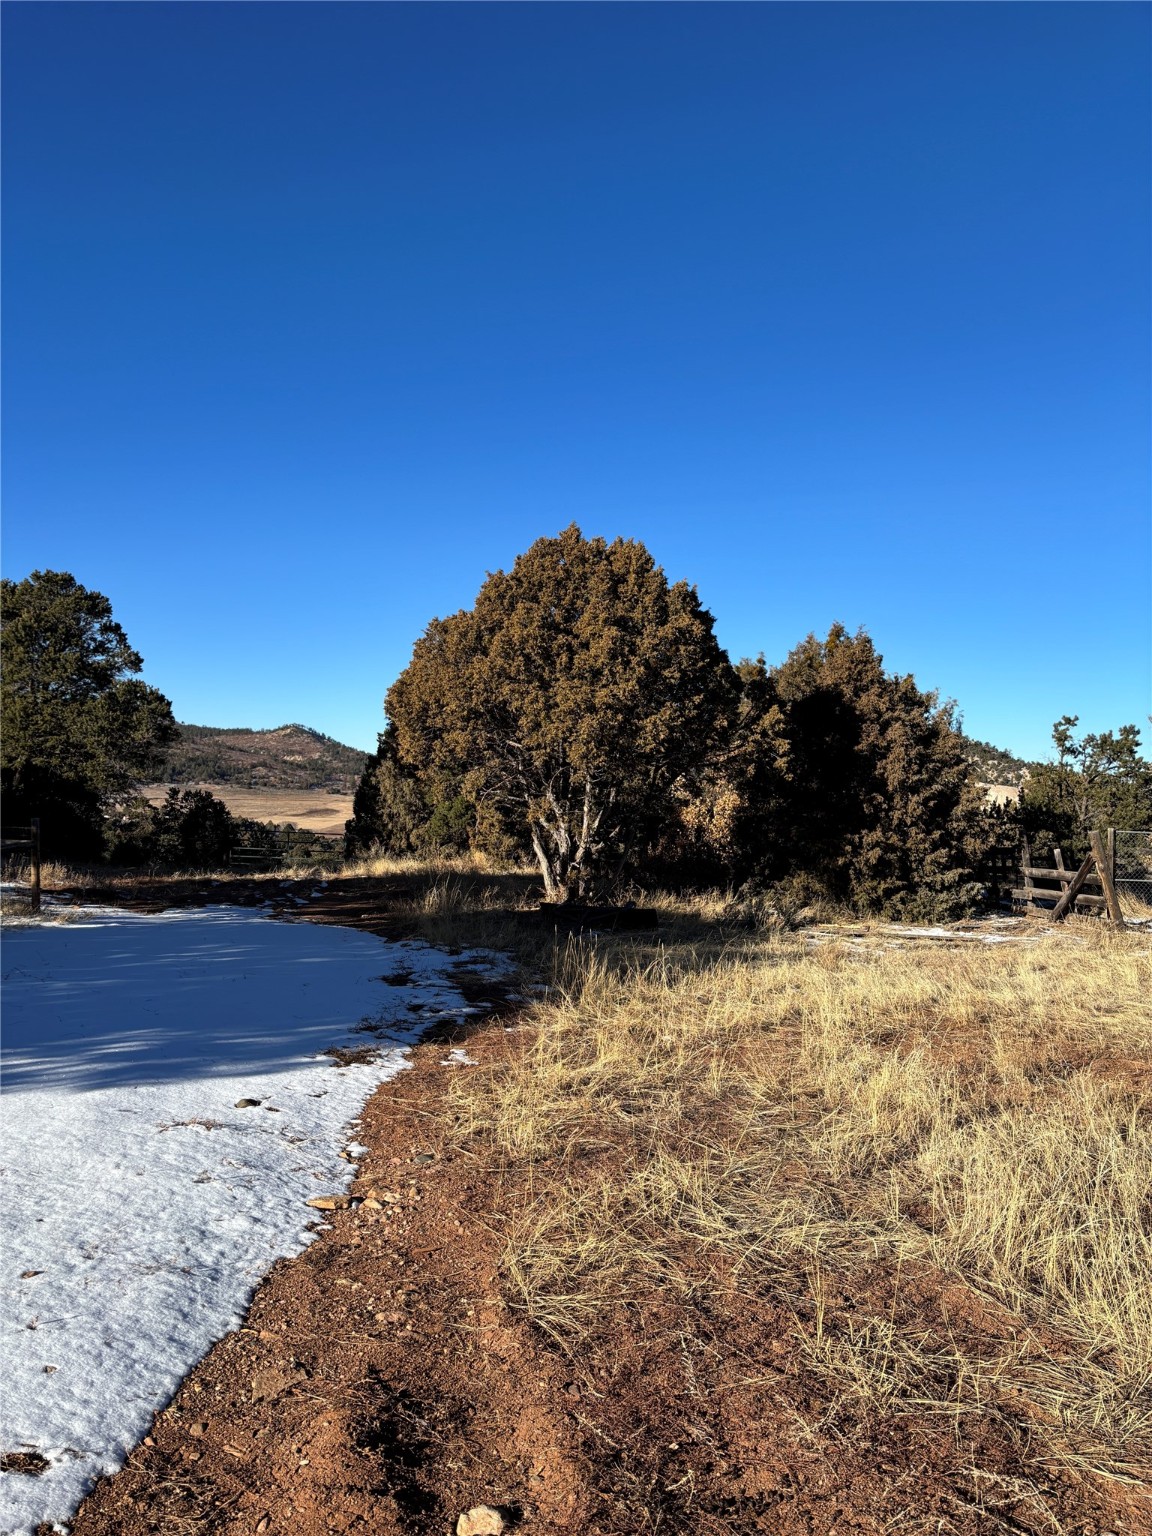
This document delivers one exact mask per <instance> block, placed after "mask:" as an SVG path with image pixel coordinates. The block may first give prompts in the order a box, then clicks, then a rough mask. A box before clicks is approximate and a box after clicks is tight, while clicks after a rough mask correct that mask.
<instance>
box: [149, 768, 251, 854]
mask: <svg viewBox="0 0 1152 1536" xmlns="http://www.w3.org/2000/svg"><path fill="white" fill-rule="evenodd" d="M238 840H239V839H238V828H237V826H236V823H235V821H234V820H233V818H232V816H231V815H230V813H229V811H228V807H227V806H226V805H225V804H224V802H223V800H218V799H217V798H216V796H215V795H213V794H211V793H210V792H209V791H208V790H206V789H177V788H175V787H173V788H172V789H170V790H169V791H168V793H167V795H166V796H165V797H164V804H163V805H161V806H160V807H159V808H158V810H157V811H156V814H155V817H154V820H153V824H152V838H151V854H152V857H153V858H155V859H157V860H158V861H159V862H160V863H161V864H170V865H172V866H173V868H175V869H220V868H222V867H223V866H224V865H225V864H226V863H227V862H228V855H229V854H230V853H231V852H232V849H233V848H234V847H235V846H236V845H237V842H238Z"/></svg>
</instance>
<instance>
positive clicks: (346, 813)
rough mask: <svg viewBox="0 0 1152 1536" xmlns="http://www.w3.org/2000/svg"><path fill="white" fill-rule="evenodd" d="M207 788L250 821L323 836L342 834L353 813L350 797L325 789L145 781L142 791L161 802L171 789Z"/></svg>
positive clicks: (154, 802) (152, 801) (156, 801)
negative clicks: (283, 823) (274, 824)
mask: <svg viewBox="0 0 1152 1536" xmlns="http://www.w3.org/2000/svg"><path fill="white" fill-rule="evenodd" d="M174 787H175V788H178V789H206V790H208V791H209V792H210V793H211V794H213V795H215V796H216V798H217V800H223V802H224V804H225V805H226V806H227V807H228V809H229V810H230V811H231V812H232V814H233V816H247V817H249V818H250V819H251V820H253V821H272V822H276V823H277V824H280V823H282V822H285V821H290V822H291V823H292V825H293V826H296V827H303V828H305V830H307V831H309V832H319V833H323V834H324V835H326V836H337V835H340V836H343V833H344V823H345V822H346V821H348V820H349V819H350V817H351V815H352V796H351V795H350V794H349V795H341V794H334V793H332V792H330V791H329V790H326V789H238V788H237V787H236V786H235V785H233V784H208V783H204V784H179V785H175V786H173V785H171V784H148V785H146V786H145V788H144V789H143V790H142V791H141V793H142V794H143V795H144V798H145V799H146V800H149V801H151V803H152V804H153V805H162V804H163V802H164V797H165V795H167V793H168V791H169V790H170V789H172V788H174Z"/></svg>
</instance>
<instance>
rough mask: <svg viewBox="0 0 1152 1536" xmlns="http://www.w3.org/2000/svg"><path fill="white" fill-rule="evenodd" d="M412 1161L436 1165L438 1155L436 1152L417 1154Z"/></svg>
mask: <svg viewBox="0 0 1152 1536" xmlns="http://www.w3.org/2000/svg"><path fill="white" fill-rule="evenodd" d="M412 1161H413V1162H414V1163H434V1162H435V1161H436V1154H435V1152H417V1154H416V1156H415V1157H414V1158H413V1159H412Z"/></svg>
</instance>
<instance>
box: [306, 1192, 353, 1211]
mask: <svg viewBox="0 0 1152 1536" xmlns="http://www.w3.org/2000/svg"><path fill="white" fill-rule="evenodd" d="M304 1204H305V1205H310V1206H311V1207H312V1209H313V1210H314V1211H346V1210H347V1209H348V1207H349V1206H350V1205H351V1204H352V1196H351V1195H316V1196H314V1198H313V1199H311V1200H306V1201H305V1202H304Z"/></svg>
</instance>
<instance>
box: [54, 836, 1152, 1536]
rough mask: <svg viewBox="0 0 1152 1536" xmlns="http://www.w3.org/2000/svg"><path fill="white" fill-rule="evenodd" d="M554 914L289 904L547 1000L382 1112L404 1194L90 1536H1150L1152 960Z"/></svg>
mask: <svg viewBox="0 0 1152 1536" xmlns="http://www.w3.org/2000/svg"><path fill="white" fill-rule="evenodd" d="M531 884H532V882H531V880H530V878H529V877H526V876H523V875H513V874H505V875H502V876H495V875H488V874H486V873H485V872H484V871H483V870H482V869H480V868H475V867H472V866H469V865H467V864H457V865H451V864H448V863H443V864H441V865H439V866H436V867H430V866H427V865H423V866H421V865H414V864H409V865H404V864H397V863H391V864H389V863H384V862H377V863H376V864H374V865H370V866H361V867H360V868H358V869H352V868H350V869H348V870H347V871H346V872H345V874H344V875H343V876H336V877H334V878H330V879H329V883H328V885H327V887H326V888H325V889H324V890H323V891H318V890H315V889H314V888H313V887H312V886H311V884H310V882H308V881H306V880H301V882H300V886H299V891H298V892H294V891H287V892H286V893H285V895H284V897H283V899H284V900H285V901H286V902H287V901H288V900H289V898H290V897H291V896H292V895H294V894H302V895H305V896H307V897H308V899H309V900H310V905H309V906H308V907H307V908H304V909H300V910H301V911H303V912H304V913H305V915H306V916H307V917H308V918H309V919H311V920H313V921H322V922H337V923H345V924H349V925H352V926H357V927H361V928H365V929H369V930H371V931H376V932H380V933H382V934H385V935H397V934H402V933H409V934H410V933H413V932H418V933H422V934H424V935H425V936H426V937H427V938H429V939H430V940H431V941H432V942H435V943H438V944H441V945H445V946H448V947H454V948H457V949H460V948H461V947H466V946H468V945H471V944H476V943H488V944H500V945H502V946H504V947H506V948H512V949H514V950H515V951H516V952H517V953H518V954H519V956H520V959H521V962H522V965H523V970H522V973H521V975H520V976H519V977H518V978H517V980H516V982H515V983H514V984H513V985H512V987H511V989H510V990H511V992H512V995H511V996H505V997H503V998H501V997H493V996H491V995H489V996H486V997H484V998H483V999H482V1000H484V1001H487V1002H490V1003H495V1004H496V1007H495V1009H494V1011H493V1013H492V1015H491V1016H490V1017H489V1018H488V1019H487V1020H485V1021H483V1022H478V1023H477V1024H475V1025H474V1026H472V1027H470V1029H469V1031H468V1033H467V1034H466V1035H465V1034H458V1035H456V1036H453V1037H451V1043H455V1044H459V1045H463V1046H464V1047H465V1048H466V1051H467V1055H468V1058H469V1059H470V1061H471V1062H472V1063H473V1064H472V1065H467V1066H461V1065H456V1064H450V1063H452V1058H451V1057H449V1056H448V1054H447V1052H446V1051H445V1044H446V1043H448V1042H447V1041H446V1040H436V1041H433V1042H430V1043H428V1044H425V1045H422V1046H420V1047H419V1048H417V1050H416V1052H415V1053H414V1069H413V1071H411V1072H409V1073H404V1074H402V1075H401V1076H400V1077H399V1078H398V1079H396V1080H395V1081H394V1082H393V1083H390V1084H387V1085H385V1087H383V1088H382V1089H381V1090H380V1091H379V1092H378V1093H377V1094H376V1095H375V1096H374V1098H373V1099H372V1100H371V1101H370V1103H369V1105H368V1107H367V1109H366V1111H365V1117H364V1121H363V1125H362V1127H361V1129H360V1130H359V1131H358V1133H357V1134H358V1135H359V1136H360V1138H361V1139H362V1140H363V1141H364V1142H365V1144H366V1145H367V1146H368V1148H369V1152H368V1154H367V1156H366V1157H365V1159H364V1161H363V1162H362V1163H361V1165H360V1167H359V1170H358V1174H357V1180H356V1183H355V1185H354V1192H355V1193H360V1194H369V1195H370V1194H372V1193H373V1192H375V1193H376V1194H379V1193H380V1191H381V1190H385V1191H386V1193H387V1195H388V1199H386V1200H383V1201H381V1202H377V1203H375V1204H373V1203H369V1204H367V1205H362V1206H359V1207H358V1208H356V1209H350V1210H348V1211H340V1212H336V1213H335V1214H334V1215H333V1217H332V1220H331V1228H330V1230H328V1231H325V1232H323V1233H322V1235H321V1236H320V1237H319V1238H318V1240H317V1241H316V1242H315V1243H314V1244H313V1245H312V1247H311V1248H309V1249H308V1250H307V1252H306V1253H304V1254H303V1255H301V1256H300V1257H299V1258H297V1259H294V1260H291V1261H289V1262H286V1263H282V1264H279V1265H277V1266H276V1268H275V1269H274V1271H273V1273H272V1275H271V1276H270V1277H269V1279H268V1280H267V1281H266V1283H265V1284H264V1285H263V1286H262V1287H261V1289H260V1290H259V1291H258V1292H257V1295H256V1298H255V1300H254V1302H253V1306H252V1309H251V1312H250V1315H249V1318H248V1320H247V1326H246V1328H245V1329H243V1330H240V1331H238V1332H237V1333H235V1334H232V1335H229V1336H228V1338H226V1339H224V1340H222V1341H221V1343H220V1344H218V1345H217V1346H216V1348H215V1349H214V1350H213V1351H211V1352H210V1354H209V1355H208V1357H207V1358H206V1359H205V1361H204V1362H202V1364H201V1365H200V1366H199V1367H197V1369H196V1371H195V1372H193V1373H192V1375H191V1376H190V1377H189V1378H188V1380H187V1381H186V1382H185V1384H184V1386H183V1387H182V1388H181V1391H180V1393H179V1394H178V1396H177V1398H176V1399H175V1400H174V1402H173V1404H172V1405H171V1407H170V1408H169V1409H167V1410H166V1411H165V1412H164V1413H162V1414H160V1415H158V1417H157V1420H156V1424H155V1426H154V1429H153V1433H152V1435H151V1436H150V1440H151V1444H150V1445H149V1444H145V1445H144V1446H143V1447H140V1448H138V1449H137V1451H136V1452H134V1453H133V1455H132V1457H131V1458H130V1460H129V1463H128V1466H127V1467H126V1469H125V1470H124V1472H122V1473H121V1474H119V1475H118V1476H117V1477H115V1478H113V1479H111V1480H109V1481H107V1482H106V1483H104V1484H102V1485H101V1486H100V1487H99V1488H98V1489H97V1491H96V1492H95V1494H94V1495H93V1496H92V1497H91V1498H90V1499H89V1500H88V1501H87V1503H86V1505H85V1506H84V1508H83V1509H82V1511H81V1514H80V1516H79V1517H78V1519H77V1521H76V1524H75V1533H76V1536H95V1533H97V1532H100V1533H110V1532H112V1531H116V1532H118V1533H121V1532H122V1533H124V1536H137V1533H142V1532H146V1531H147V1532H151V1531H160V1530H175V1529H180V1530H188V1531H219V1532H227V1533H229V1536H232V1533H237V1536H239V1533H240V1532H247V1531H250V1530H259V1531H262V1532H264V1531H266V1532H268V1533H269V1536H275V1533H277V1532H281V1531H289V1530H291V1531H293V1532H299V1533H301V1536H319V1533H320V1532H334V1531H339V1532H344V1531H348V1532H360V1533H364V1536H367V1533H368V1532H369V1531H371V1532H380V1533H386V1536H392V1533H396V1536H399V1533H408V1536H412V1533H429V1536H431V1533H433V1532H436V1533H440V1532H443V1533H447V1532H449V1531H450V1530H452V1529H453V1528H454V1523H455V1520H456V1517H457V1515H458V1513H459V1512H460V1511H461V1510H463V1509H466V1508H467V1507H468V1506H469V1505H471V1504H475V1503H479V1502H486V1503H491V1504H495V1505H499V1506H500V1507H501V1508H503V1509H504V1510H505V1511H506V1513H507V1514H508V1516H509V1519H510V1521H511V1522H512V1523H513V1524H514V1525H517V1526H519V1527H520V1528H522V1529H523V1530H524V1531H526V1532H527V1531H538V1532H549V1533H552V1532H555V1533H558V1536H576V1533H577V1532H580V1533H590V1536H623V1533H637V1536H639V1533H641V1532H645V1533H647V1532H656V1531H661V1532H678V1533H679V1532H683V1533H685V1536H687V1533H693V1536H698V1533H699V1536H721V1533H725V1532H737V1533H743V1532H761V1531H763V1532H772V1533H779V1536H801V1533H807V1536H816V1533H819V1536H833V1533H836V1536H840V1533H849V1532H851V1533H856V1532H860V1533H870V1536H879V1533H881V1532H884V1533H889V1532H890V1533H896V1532H900V1533H907V1536H928V1533H929V1532H932V1533H936V1536H940V1533H945V1536H946V1533H954V1536H983V1533H1000V1536H1003V1533H1009V1536H1021V1533H1031V1536H1040V1533H1041V1532H1052V1533H1053V1536H1060V1533H1063V1532H1067V1533H1070V1536H1103V1533H1105V1532H1117V1533H1120V1536H1134V1533H1147V1532H1152V1393H1150V1387H1152V1209H1150V1205H1152V1027H1150V1017H1149V1003H1148V999H1149V997H1150V996H1152V953H1150V952H1152V943H1150V940H1149V935H1148V934H1147V933H1142V932H1139V931H1121V932H1117V931H1114V930H1110V929H1109V928H1108V927H1106V926H1105V925H1104V924H1103V923H1101V922H1099V921H1096V920H1092V919H1075V920H1072V921H1070V922H1069V923H1068V924H1066V925H1065V926H1063V927H1062V928H1058V929H1052V928H1050V927H1048V926H1047V925H1046V924H1045V923H1044V922H1043V921H1042V920H1039V919H1035V920H1027V921H1025V920H1019V921H1017V922H1015V923H1004V922H999V923H997V922H992V923H990V924H987V923H986V924H981V923H975V924H972V925H965V926H963V927H959V928H957V929H955V930H953V931H952V934H951V936H949V937H943V936H941V931H940V930H923V931H920V932H917V931H915V930H908V929H901V928H897V927H895V926H888V927H885V926H880V925H871V924H863V923H843V922H842V923H814V924H811V925H810V926H807V927H803V928H800V929H799V930H797V931H791V930H790V929H789V928H786V927H781V928H779V929H773V928H772V927H771V925H769V926H766V927H761V928H759V929H757V930H755V931H750V930H748V929H746V928H742V927H740V926H739V925H738V924H737V923H736V922H734V921H733V914H732V909H731V907H730V905H729V904H728V903H727V902H726V901H725V899H724V898H723V897H722V896H720V895H715V896H711V897H703V898H695V899H680V898H672V897H665V898H658V899H657V900H656V902H655V905H656V907H657V908H658V912H659V916H660V926H659V928H658V929H656V930H655V931H654V932H652V933H633V934H620V935H612V934H601V935H599V936H587V935H585V936H573V935H571V934H570V933H566V932H565V931H563V926H564V925H563V924H560V923H557V924H550V923H549V922H548V920H547V919H543V920H542V919H541V917H540V915H539V914H537V913H535V912H533V911H528V910H527V909H528V908H529V906H530V905H531V895H530V892H531ZM261 889H262V887H261V885H260V882H257V881H251V882H247V883H245V882H224V883H223V885H222V886H218V887H214V888H213V891H212V899H218V900H234V899H247V898H248V896H251V899H256V896H257V895H258V894H259V893H260V891H261ZM263 889H264V890H267V886H266V885H265V886H264V887H263ZM158 891H159V888H158ZM205 894H206V887H205V886H203V885H200V884H197V883H196V882H184V883H183V885H180V884H179V883H178V882H177V883H175V884H171V885H169V886H168V887H166V891H165V894H164V895H163V898H161V896H160V895H159V894H158V893H150V892H149V891H148V889H147V888H146V887H145V886H142V885H140V884H137V885H135V886H134V887H133V888H132V893H131V897H130V899H132V900H133V901H138V902H144V903H147V902H149V901H150V900H160V899H163V900H165V901H171V900H173V899H176V900H187V901H199V900H203V899H205ZM990 939H995V940H999V941H1000V942H987V940H990ZM461 978H462V981H463V982H464V984H465V985H467V981H468V977H467V967H466V965H464V967H463V969H462V971H461ZM533 983H534V984H535V985H536V987H537V988H538V989H539V990H536V991H535V992H533V991H531V987H532V985H533ZM526 996H529V997H530V998H531V999H532V1000H529V1001H525V1000H523V999H524V998H525V997H526ZM393 1196H394V1197H395V1198H394V1199H393V1198H392V1197H393ZM269 1383H271V1385H269ZM193 1425H195V1426H196V1427H195V1429H194V1428H193Z"/></svg>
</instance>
